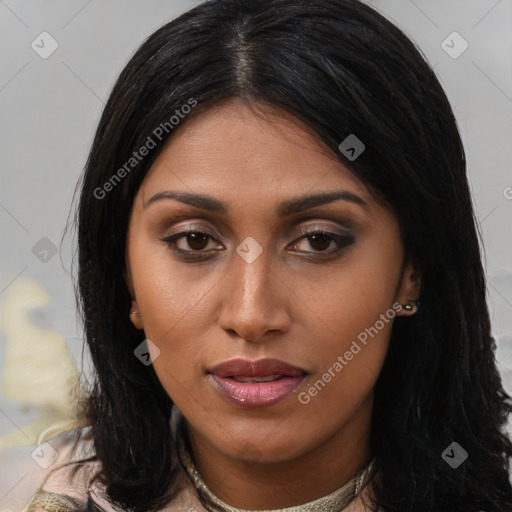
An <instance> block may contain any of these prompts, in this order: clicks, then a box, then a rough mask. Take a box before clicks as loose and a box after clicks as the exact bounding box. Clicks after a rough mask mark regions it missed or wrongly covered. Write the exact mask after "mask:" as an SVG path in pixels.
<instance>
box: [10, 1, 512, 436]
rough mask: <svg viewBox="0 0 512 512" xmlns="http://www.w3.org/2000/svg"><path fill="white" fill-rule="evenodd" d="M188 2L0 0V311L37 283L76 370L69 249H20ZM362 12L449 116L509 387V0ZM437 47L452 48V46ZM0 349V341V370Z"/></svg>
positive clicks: (65, 191) (56, 218) (56, 215)
mask: <svg viewBox="0 0 512 512" xmlns="http://www.w3.org/2000/svg"><path fill="white" fill-rule="evenodd" d="M254 1H257V0H254ZM197 3H198V2H195V1H187V0H170V1H169V0H165V1H164V0H149V1H147V0H144V1H142V0H89V1H87V0H66V1H64V0H62V1H55V0H44V1H41V0H6V1H0V43H1V44H0V48H1V50H0V51H1V54H0V55H1V65H0V112H1V117H0V147H1V153H0V154H1V165H0V183H1V186H0V236H1V240H2V241H1V244H2V246H1V247H2V250H1V251H0V308H1V307H2V303H3V299H4V297H5V296H6V293H7V292H8V290H9V287H10V286H12V285H13V283H14V282H15V281H16V280H17V279H19V278H20V277H21V276H28V277H31V278H32V279H34V280H36V281H37V282H39V283H40V285H41V286H42V287H43V288H44V289H45V290H46V291H47V293H48V295H49V296H50V298H51V303H50V304H49V305H48V307H46V308H44V310H43V311H41V315H42V316H41V318H43V320H44V322H46V323H47V324H48V325H53V326H55V327H56V328H57V329H58V330H59V331H60V332H61V333H62V334H63V335H64V336H65V337H66V339H67V343H68V347H69V349H70V351H71V353H72V354H73V357H74V358H75V361H76V364H77V366H78V367H79V368H80V358H79V356H80V350H81V346H82V341H81V331H80V328H79V327H78V326H77V324H76V315H75V308H74V295H73V288H72V282H71V278H70V275H69V272H70V269H71V263H70V262H71V259H70V257H71V248H72V244H73V240H72V239H71V238H70V236H68V237H67V238H66V243H65V244H64V246H63V248H62V252H61V254H60V257H59V254H57V255H56V256H54V257H53V258H51V259H50V260H49V261H48V262H46V263H43V262H41V261H40V260H39V259H38V258H36V257H35V255H34V254H33V252H32V248H33V246H34V245H35V244H36V243H37V242H38V241H39V240H40V239H41V238H42V237H47V238H49V239H50V240H51V241H52V242H53V243H54V244H55V245H57V246H59V243H60V240H61V236H62V234H63V230H64V226H65V224H66V221H67V217H68V213H69V208H70V204H71V199H72V194H73V189H74V186H75V183H76V181H77V179H78V176H79V174H80V172H81V170H82V168H83V166H84V163H85V160H86V156H87V153H88V150H89V147H90V144H91V141H92V137H93V134H94V130H95V127H96V124H97V122H98V120H99V117H100V114H101V110H102V108H103V105H104V103H105V101H106V99H107V97H108V94H109V92H110V90H111V87H112V85H113V82H114V80H115V78H116V77H117V76H118V74H119V72H120V71H121V69H122V68H123V67H124V65H125V64H126V63H127V61H128V59H129V58H130V56H131V55H132V53H133V52H134V50H135V49H136V48H137V47H138V46H139V44H140V43H141V42H142V41H143V40H144V39H145V38H146V37H147V36H149V35H150V34H151V33H152V32H153V31H154V30H155V29H157V28H158V27H160V26H161V25H163V24H164V23H165V22H167V21H169V20H170V19H172V18H173V17H175V16H177V15H179V14H180V13H182V12H183V11H185V10H187V9H189V8H191V7H193V6H194V5H196V4H197ZM368 3H370V4H371V5H373V6H374V7H375V8H376V9H377V10H379V11H380V12H381V13H382V14H384V15H385V16H386V17H388V18H389V19H390V20H391V21H393V22H395V23H396V24H397V25H398V26H400V27H401V28H402V29H403V30H404V31H405V32H406V34H408V35H409V37H411V38H412V39H413V40H414V41H415V42H416V43H417V44H418V46H419V47H420V48H421V50H422V52H423V53H424V55H425V57H426V58H427V59H428V60H429V62H430V63H431V64H432V65H433V66H434V68H435V71H436V73H437V75H438V77H439V79H440V81H441V84H442V85H443V87H444V88H445V90H446V92H447V94H448V97H449V99H450V101H451V103H452V106H453V108H454V111H455V115H456V118H457V121H458V125H459V128H460V130H461V134H462V138H463V141H464V144H465V149H466V153H467V160H468V174H469V180H470V182H471V187H472V192H473V195H474V202H475V207H476V211H477V214H478V218H479V223H480V226H481V230H482V233H483V238H484V245H485V252H486V270H487V275H488V278H489V303H490V307H491V314H492V322H493V334H494V336H495V337H496V338H498V340H499V351H498V360H499V362H500V370H501V372H502V374H503V376H504V380H505V384H506V386H507V388H508V390H509V391H511V392H512V257H511V256H512V222H511V221H512V188H511V187H512V171H511V169H512V162H511V160H512V159H511V143H512V122H511V119H512V69H511V62H512V58H511V57H512V1H511V0H416V1H414V2H413V1H412V0H374V1H373V2H368ZM43 31H46V32H48V33H50V34H51V35H52V37H53V38H55V40H56V41H57V42H58V45H59V47H58V49H57V50H56V51H55V52H54V53H53V54H52V55H51V56H50V57H49V58H47V59H42V58H41V57H40V56H39V55H38V54H37V53H36V52H35V51H34V50H33V49H32V48H31V43H32V41H34V40H36V42H37V40H38V39H37V38H38V36H39V35H40V34H41V33H42V32H43ZM454 31H457V32H458V33H459V34H460V35H461V36H462V37H463V38H464V39H465V40H466V41H467V43H468V44H469V47H468V49H467V50H466V51H465V52H464V53H463V54H462V55H460V56H459V57H458V58H456V59H455V58H452V57H451V56H449V55H448V54H447V53H446V52H445V50H444V49H443V47H442V42H443V41H444V40H445V39H446V38H447V36H449V35H450V34H451V33H452V32H454ZM448 41H450V39H448ZM449 44H451V45H453V46H455V49H457V48H460V46H458V45H459V44H460V41H459V40H455V42H454V43H453V44H452V43H449ZM61 258H62V260H61ZM5 347H6V339H5V335H4V333H2V332H0V369H1V368H2V367H3V363H4V360H5ZM87 368H88V367H87V366H86V367H85V370H86V372H87V371H88V370H87ZM21 406H22V404H18V403H16V404H15V403H12V402H10V401H9V400H8V399H7V398H6V397H5V396H3V395H2V393H1V392H0V435H2V434H3V433H5V432H7V431H9V430H12V429H13V426H15V427H16V428H19V429H21V430H22V429H23V425H24V424H26V423H27V422H28V421H29V420H30V419H31V418H33V417H34V415H35V414H36V413H37V411H31V410H28V411H27V410H22V408H21Z"/></svg>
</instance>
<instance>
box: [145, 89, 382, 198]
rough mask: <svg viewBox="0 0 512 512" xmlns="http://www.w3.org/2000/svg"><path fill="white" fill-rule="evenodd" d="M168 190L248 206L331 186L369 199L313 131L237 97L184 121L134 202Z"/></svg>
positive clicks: (268, 108)
mask: <svg viewBox="0 0 512 512" xmlns="http://www.w3.org/2000/svg"><path fill="white" fill-rule="evenodd" d="M166 189H172V190H181V191H183V192H190V193H207V194H210V195H216V196H219V197H231V198H234V197H237V198H238V199H239V200H243V201H245V202H246V204H247V206H248V207H249V205H250V204H253V203H254V202H256V203H257V204H261V201H265V202H268V201H270V202H278V201H281V200H282V199H283V197H284V196H286V197H295V196H298V195H302V194H306V193H309V194H311V193H315V192H325V191H328V190H340V189H343V190H348V191H349V192H352V193H354V194H357V195H358V196H360V197H363V198H364V199H365V200H366V201H367V202H368V203H370V202H372V198H371V196H370V194H369V192H368V190H367V188H366V187H365V185H364V184H363V183H362V182H361V181H360V180H359V179H358V178H357V177H356V176H354V175H353V174H352V173H351V172H350V171H349V169H348V168H346V167H345V166H344V165H343V164H342V163H341V162H340V161H339V160H338V158H337V156H336V155H335V154H333V152H332V150H331V149H330V148H328V147H327V145H326V144H325V143H323V141H321V140H320V139H319V138H318V137H317V136H316V135H315V134H314V133H313V132H312V130H311V129H310V128H309V127H307V126H305V125H304V124H302V123H301V122H300V121H299V120H297V119H296V118H294V117H293V116H291V115H290V114H288V113H287V112H284V111H282V110H279V109H275V108H272V107H268V106H264V105H261V104H256V105H253V106H251V108H250V107H249V106H247V105H246V104H245V103H243V102H242V101H241V100H239V99H238V98H235V99H231V100H229V101H226V102H223V103H221V104H218V105H215V106H214V107H212V108H211V109H209V110H207V111H204V112H202V113H200V114H198V115H196V116H194V117H192V118H191V119H189V120H185V122H184V123H183V125H182V126H180V127H179V130H177V131H176V133H175V134H174V135H173V137H172V138H171V139H170V141H169V142H168V143H167V145H166V146H165V148H164V149H163V150H162V152H161V154H160V155H159V156H158V158H157V159H156V160H155V162H154V164H153V165H152V167H151V169H150V170H149V172H148V174H147V175H146V177H145V179H144V181H143V183H142V186H141V188H140V190H139V194H138V196H140V197H139V200H140V201H142V203H143V204H146V203H147V201H148V200H149V198H150V197H152V196H153V195H154V194H156V193H158V192H161V191H163V190H166Z"/></svg>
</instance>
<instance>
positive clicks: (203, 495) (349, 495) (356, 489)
mask: <svg viewBox="0 0 512 512" xmlns="http://www.w3.org/2000/svg"><path fill="white" fill-rule="evenodd" d="M181 419H182V418H181ZM178 431H179V433H178V436H177V447H178V456H179V459H180V462H181V465H182V466H183V468H184V469H185V471H186V472H187V475H188V476H189V478H190V480H191V481H192V483H193V484H194V487H195V488H196V489H197V492H198V494H199V497H200V499H201V502H202V504H203V506H204V508H206V510H208V511H209V512H255V511H250V510H245V509H241V508H236V507H232V506H231V505H228V504H227V503H225V502H223V501H222V500H220V499H219V498H217V496H215V495H214V494H213V493H212V492H211V491H210V489H208V487H207V486H206V483H205V482H204V480H203V479H202V477H201V475H200V474H199V472H198V470H197V468H196V466H195V464H194V462H193V461H192V456H191V454H190V444H189V441H188V438H187V439H185V438H186V437H187V431H186V427H185V424H184V422H183V421H180V422H179V426H178ZM375 469H376V464H375V459H372V460H371V461H370V463H369V464H368V465H367V466H366V467H364V468H362V469H360V470H359V471H358V472H357V474H356V475H355V476H354V477H353V478H351V479H350V480H349V481H348V482H347V483H345V484H344V485H343V486H342V487H340V488H339V489H337V490H335V491H334V492H332V493H330V494H328V495H327V496H322V497H321V498H318V499H316V500H314V501H310V502H308V503H305V504H304V505H297V506H293V507H288V508H280V509H275V510H264V511H263V510H262V511H258V512H341V511H343V509H345V508H346V507H347V506H348V505H349V504H350V503H351V502H352V501H353V500H354V499H355V497H356V496H357V495H358V494H359V493H360V492H361V490H362V489H363V488H364V487H365V486H366V484H367V483H368V482H369V481H370V480H371V479H372V477H373V476H374V474H375V472H376V471H375Z"/></svg>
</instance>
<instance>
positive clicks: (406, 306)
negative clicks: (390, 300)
mask: <svg viewBox="0 0 512 512" xmlns="http://www.w3.org/2000/svg"><path fill="white" fill-rule="evenodd" d="M411 302H413V303H414V304H402V308H403V309H405V311H410V312H412V314H414V313H416V312H417V311H418V308H419V305H420V301H419V300H413V301H411Z"/></svg>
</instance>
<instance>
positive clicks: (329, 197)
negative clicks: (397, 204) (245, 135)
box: [143, 190, 369, 217]
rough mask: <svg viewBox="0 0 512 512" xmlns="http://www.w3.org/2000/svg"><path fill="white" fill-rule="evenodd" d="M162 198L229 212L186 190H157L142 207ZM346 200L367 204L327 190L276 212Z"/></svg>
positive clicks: (283, 205)
mask: <svg viewBox="0 0 512 512" xmlns="http://www.w3.org/2000/svg"><path fill="white" fill-rule="evenodd" d="M163 199H174V200H176V201H179V202H181V203H184V204H188V205H190V206H194V207H196V208H199V209H202V210H207V211H210V212H213V213H219V214H223V215H227V214H228V213H229V206H228V205H227V203H224V202H223V201H220V200H218V199H216V198H214V197H211V196H208V195H204V194H190V193H188V192H177V191H173V190H165V191H163V192H158V193H157V194H155V195H154V196H152V197H151V199H150V200H149V201H148V202H147V203H146V204H145V205H144V206H143V209H144V210H145V209H146V208H148V207H149V205H151V204H153V203H156V202H157V201H161V200H163ZM339 200H341V201H348V202H350V203H354V204H357V205H359V206H362V207H363V208H368V207H369V205H368V203H367V202H366V201H364V200H363V199H362V198H361V197H359V196H357V195H356V194H354V193H352V192H349V191H348V190H336V191H329V192H320V193H318V194H313V195H309V196H302V197H297V198H293V199H289V200H287V201H284V202H282V203H281V204H279V205H278V207H277V209H276V213H277V215H278V216H279V217H286V216H287V215H292V214H294V213H300V212H303V211H305V210H309V209H310V208H314V207H315V206H321V205H324V204H328V203H332V202H334V201H339Z"/></svg>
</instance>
